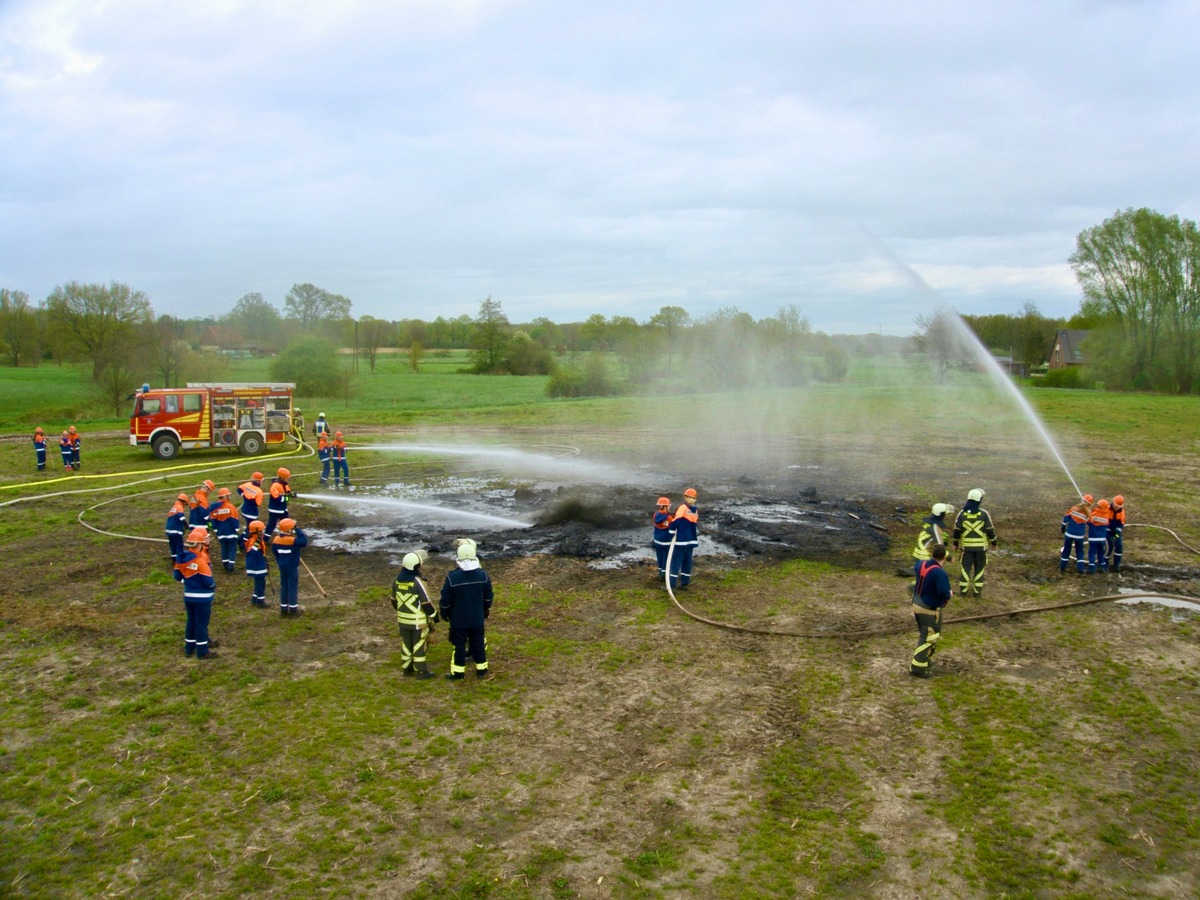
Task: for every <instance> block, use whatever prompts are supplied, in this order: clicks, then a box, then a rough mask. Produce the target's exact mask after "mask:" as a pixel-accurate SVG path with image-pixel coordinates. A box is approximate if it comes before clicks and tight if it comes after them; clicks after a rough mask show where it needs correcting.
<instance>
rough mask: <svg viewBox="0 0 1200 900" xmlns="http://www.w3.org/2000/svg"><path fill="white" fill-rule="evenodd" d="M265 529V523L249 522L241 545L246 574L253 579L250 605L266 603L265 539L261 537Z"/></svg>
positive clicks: (263, 604)
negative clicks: (243, 552) (244, 556)
mask: <svg viewBox="0 0 1200 900" xmlns="http://www.w3.org/2000/svg"><path fill="white" fill-rule="evenodd" d="M266 530H267V523H266V522H260V521H259V520H258V519H255V520H254V521H253V522H251V523H250V527H249V528H248V529H247V534H246V541H245V543H244V544H243V545H242V549H243V550H244V551H245V554H246V576H247V577H248V578H253V579H254V587H253V588H251V591H250V605H251V606H266V605H267V539H266V538H265V537H263V532H264V531H266Z"/></svg>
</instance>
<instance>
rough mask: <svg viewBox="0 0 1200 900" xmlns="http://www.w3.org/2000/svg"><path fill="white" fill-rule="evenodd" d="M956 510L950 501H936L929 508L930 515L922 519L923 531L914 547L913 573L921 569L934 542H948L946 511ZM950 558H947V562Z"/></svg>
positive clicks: (943, 543) (942, 543)
mask: <svg viewBox="0 0 1200 900" xmlns="http://www.w3.org/2000/svg"><path fill="white" fill-rule="evenodd" d="M950 512H954V507H953V506H951V505H950V504H949V503H935V504H933V506H932V507H930V509H929V515H927V516H926V517H925V518H924V519H922V520H921V532H920V534H918V535H917V545H916V546H915V547H913V552H912V557H913V573H914V574H916V573H918V572H920V571H921V563H923V562H925V561H926V560H928V559H929V553H930V550H931V549H932V548H933V545H934V544H941V545H943V546H945V544H946V534H947V532H948V531H949V529H948V528H947V527H946V513H950ZM949 561H950V560H949V559H948V558H947V560H946V562H949Z"/></svg>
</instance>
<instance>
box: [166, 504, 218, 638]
mask: <svg viewBox="0 0 1200 900" xmlns="http://www.w3.org/2000/svg"><path fill="white" fill-rule="evenodd" d="M207 548H208V529H207V528H201V527H199V526H197V527H195V528H193V529H192V530H191V531H189V532H188V535H187V537H186V538H185V539H184V542H183V552H182V553H181V554H179V559H178V560H176V562H175V571H174V573H173V574H174V576H175V580H176V581H181V582H183V605H184V608H185V609H186V610H187V628H186V629H185V631H184V637H183V652H184V654H185V655H186V656H193V655H194V656H195V657H196V658H197V659H212V658H213V657H215V656H216V655H217V654H216V653H213V652H212V651H211V650H210V648H211V647H215V646H217V642H216V641H210V640H209V638H208V622H209V619H211V618H212V604H213V594H214V593H215V592H216V581H214V580H213V576H212V566H210V565H209V562H208V551H207Z"/></svg>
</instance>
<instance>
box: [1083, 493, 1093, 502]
mask: <svg viewBox="0 0 1200 900" xmlns="http://www.w3.org/2000/svg"><path fill="white" fill-rule="evenodd" d="M1095 499H1096V498H1095V497H1093V496H1092V495H1091V494H1084V495H1083V502H1084V503H1091V502H1092V501H1093V500H1095Z"/></svg>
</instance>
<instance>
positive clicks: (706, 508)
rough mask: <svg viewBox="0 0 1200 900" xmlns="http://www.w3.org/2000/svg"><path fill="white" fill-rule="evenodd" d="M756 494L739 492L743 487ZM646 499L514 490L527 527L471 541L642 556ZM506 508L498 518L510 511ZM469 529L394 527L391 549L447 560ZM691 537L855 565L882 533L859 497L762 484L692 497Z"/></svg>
mask: <svg viewBox="0 0 1200 900" xmlns="http://www.w3.org/2000/svg"><path fill="white" fill-rule="evenodd" d="M750 486H752V487H754V488H757V490H755V491H746V490H745V488H746V487H750ZM654 500H655V497H654V496H651V495H650V494H648V493H647V492H646V490H645V489H644V488H641V487H636V488H635V487H614V488H605V489H601V490H598V491H594V492H590V493H584V492H580V491H578V490H566V491H564V490H562V489H557V490H552V489H546V490H535V489H531V488H522V489H520V490H518V491H517V492H515V494H514V504H515V507H516V511H517V514H518V515H522V516H524V517H526V518H528V519H529V520H530V521H532V522H533V523H534V524H533V525H532V526H531V527H530V528H517V529H503V530H497V529H489V530H487V531H486V533H482V532H481V533H479V534H473V535H472V536H474V537H476V538H477V539H478V540H479V541H480V553H481V554H482V555H484V556H487V557H491V558H494V559H504V558H515V557H520V556H526V555H530V554H550V555H555V556H564V557H574V558H577V559H586V560H596V559H611V558H614V557H618V556H621V555H623V554H628V553H629V551H631V550H637V549H638V548H640V547H643V546H644V547H645V548H646V552H647V555H648V554H649V553H650V534H651V515H652V513H653V510H654ZM671 500H672V503H673V504H677V503H678V499H677V498H676V497H674V496H673V497H671ZM512 513H513V509H509V510H508V512H507V513H506V514H512ZM468 531H469V529H466V530H459V531H455V532H450V531H447V530H430V529H425V530H424V531H422V532H420V533H418V532H417V531H416V530H415V529H410V528H401V529H399V530H396V531H393V532H391V536H392V537H393V538H394V539H395V540H397V541H398V542H400V543H414V542H415V543H418V544H419V545H420V546H423V547H425V548H426V549H428V550H429V551H430V552H433V553H441V552H446V553H448V552H449V551H450V549H451V548H452V542H453V540H454V539H455V538H458V537H463V536H464V535H465V534H467V533H468ZM700 533H701V539H702V541H703V540H707V541H710V542H712V548H711V549H710V551H709V552H719V553H728V554H729V555H732V556H735V557H747V556H758V557H761V558H768V559H792V558H802V559H813V560H820V561H825V562H834V563H842V564H851V563H852V564H855V565H863V564H867V565H870V564H872V562H873V561H875V560H879V561H882V560H883V559H884V558H885V557H886V554H887V550H888V545H889V526H888V524H887V522H886V520H884V521H881V519H880V516H878V515H877V514H876V513H875V512H873V511H872V510H871V509H870V508H869V507H868V506H867V505H866V501H863V500H850V499H825V500H822V499H820V497H819V495H818V492H817V490H816V488H812V487H809V488H805V489H802V490H792V491H789V492H787V493H786V494H782V495H781V494H776V493H772V492H771V490H770V487H769V486H764V485H761V484H759V483H754V484H753V485H746V484H745V483H742V482H741V479H739V484H738V486H737V487H736V488H728V489H726V490H723V491H722V490H715V489H713V488H712V487H710V488H709V489H708V490H707V491H706V492H705V493H703V494H701V500H700Z"/></svg>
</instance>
